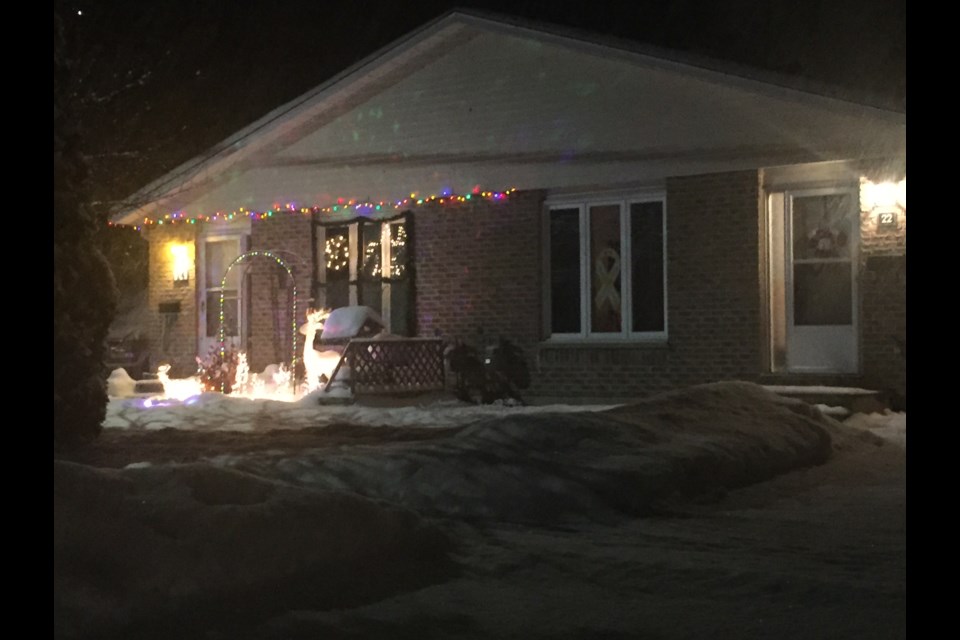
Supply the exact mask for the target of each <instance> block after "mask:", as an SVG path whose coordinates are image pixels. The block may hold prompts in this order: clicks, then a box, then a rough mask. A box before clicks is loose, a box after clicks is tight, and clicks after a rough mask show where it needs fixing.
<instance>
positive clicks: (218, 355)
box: [197, 345, 240, 394]
mask: <svg viewBox="0 0 960 640" xmlns="http://www.w3.org/2000/svg"><path fill="white" fill-rule="evenodd" d="M239 361H240V356H239V353H238V352H237V351H235V350H234V348H233V345H224V346H217V345H214V346H213V347H211V349H210V353H208V354H207V357H206V358H200V356H197V369H198V375H199V376H200V381H201V382H202V383H203V388H204V390H206V391H219V392H221V393H224V394H229V393H232V392H233V384H234V382H235V381H236V379H237V364H239Z"/></svg>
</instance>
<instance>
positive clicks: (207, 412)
mask: <svg viewBox="0 0 960 640" xmlns="http://www.w3.org/2000/svg"><path fill="white" fill-rule="evenodd" d="M321 394H324V392H323V391H314V392H313V393H311V394H308V395H307V396H304V397H303V398H302V399H300V400H299V401H297V402H278V401H275V400H267V399H260V400H250V399H247V398H237V397H232V396H223V395H220V394H219V393H205V394H203V395H200V396H195V397H193V398H189V399H188V400H187V401H185V402H179V401H151V400H148V399H146V400H145V399H143V398H128V399H111V400H110V402H109V403H108V404H107V415H106V419H105V420H104V422H103V427H104V428H105V429H129V430H154V429H183V430H192V431H247V432H252V431H269V430H274V429H297V428H304V427H322V426H327V425H331V424H356V425H363V426H373V427H381V426H386V427H426V428H431V427H435V428H444V427H455V426H461V425H465V424H469V423H471V422H475V421H477V420H480V419H484V418H490V417H497V416H507V415H518V414H536V413H552V412H584V411H595V410H598V409H609V408H611V406H613V405H605V406H597V405H594V406H589V405H544V406H536V407H513V406H506V405H472V404H466V403H463V402H460V401H458V400H445V401H436V402H431V403H429V404H425V405H424V406H405V407H370V406H363V405H359V404H353V405H320V404H319V402H318V400H317V398H318V397H319V396H320V395H321ZM325 397H340V396H336V394H335V393H333V394H327V395H326V396H325ZM148 402H150V404H151V405H152V406H149V407H147V406H146V405H147V403H148Z"/></svg>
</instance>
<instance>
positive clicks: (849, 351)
mask: <svg viewBox="0 0 960 640" xmlns="http://www.w3.org/2000/svg"><path fill="white" fill-rule="evenodd" d="M784 205H785V206H784V210H785V220H784V223H785V224H784V230H785V233H784V236H785V238H784V239H785V242H786V246H785V247H784V255H785V258H786V268H785V269H784V275H785V278H786V282H785V283H784V284H785V286H784V293H785V294H786V295H785V297H786V309H785V311H786V313H785V315H786V320H787V322H786V369H787V370H789V371H797V372H822V373H856V372H857V370H858V369H859V355H858V349H857V344H858V332H857V326H858V313H857V303H856V301H857V286H856V284H857V281H856V274H857V247H858V244H859V216H858V209H859V207H858V200H857V194H856V191H854V190H838V189H817V190H804V191H793V192H787V193H786V194H785V198H784Z"/></svg>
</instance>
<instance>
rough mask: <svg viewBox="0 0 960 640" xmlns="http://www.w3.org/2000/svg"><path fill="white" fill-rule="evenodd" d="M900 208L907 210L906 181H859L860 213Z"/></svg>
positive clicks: (864, 179)
mask: <svg viewBox="0 0 960 640" xmlns="http://www.w3.org/2000/svg"><path fill="white" fill-rule="evenodd" d="M896 207H900V208H901V209H903V210H904V211H906V210H907V179H906V178H904V179H903V180H901V181H899V182H872V181H870V180H867V179H866V178H863V179H861V181H860V208H861V210H862V211H874V210H877V209H883V210H890V209H894V208H896Z"/></svg>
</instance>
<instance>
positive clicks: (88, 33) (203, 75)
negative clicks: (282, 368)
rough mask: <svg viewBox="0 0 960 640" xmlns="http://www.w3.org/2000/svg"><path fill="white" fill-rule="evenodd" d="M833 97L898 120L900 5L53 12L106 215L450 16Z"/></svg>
mask: <svg viewBox="0 0 960 640" xmlns="http://www.w3.org/2000/svg"><path fill="white" fill-rule="evenodd" d="M457 6H459V7H463V8H472V9H478V10H481V11H485V12H487V13H494V14H502V15H506V16H515V17H518V18H523V19H527V20H532V21H538V22H542V23H546V24H553V25H558V26H561V27H567V28H575V29H579V30H582V31H584V32H592V33H596V34H607V35H609V36H613V37H616V38H621V39H625V40H632V41H636V42H638V43H641V44H648V45H654V46H658V47H665V48H669V49H673V50H677V51H680V52H691V53H695V54H699V55H706V56H710V57H713V58H717V59H721V60H729V61H732V62H735V63H738V64H742V65H748V66H751V67H757V68H761V69H766V70H770V71H775V72H778V73H781V74H786V75H791V76H803V77H806V78H809V79H812V80H815V81H818V82H823V83H828V84H831V85H835V86H840V87H844V88H845V89H846V90H849V91H850V92H852V94H853V95H858V96H862V99H863V100H864V101H867V102H870V103H873V104H879V105H884V106H888V107H891V108H895V109H897V110H901V111H905V110H906V107H905V104H906V28H905V20H906V17H905V16H906V8H905V2H903V1H902V0H894V1H891V0H811V1H808V2H796V1H795V0H788V1H780V0H766V1H760V2H757V1H753V0H728V1H727V2H725V3H719V2H700V1H697V0H671V1H669V2H667V1H664V0H635V1H634V2H630V3H611V2H602V1H599V0H595V1H591V2H583V1H578V2H567V1H564V0H529V1H523V0H519V1H516V2H505V1H502V0H501V1H497V0H475V1H473V2H469V1H466V2H444V1H441V0H421V1H420V2H417V3H415V4H410V5H406V4H405V3H402V2H396V1H394V2H387V1H385V0H368V1H366V2H343V1H340V0H336V1H327V2H320V1H312V2H302V1H298V2H283V1H282V0H274V1H272V2H263V1H248V2H243V1H241V2H223V1H222V0H191V1H189V2H187V1H184V0H169V1H165V2H159V3H140V2H129V1H128V0H97V1H90V0H82V1H77V2H59V1H57V2H55V13H56V14H57V15H59V17H60V19H61V20H62V24H63V28H64V33H65V35H66V39H67V43H68V44H67V50H68V52H69V53H68V55H69V59H70V60H71V63H72V77H71V82H70V85H69V86H68V87H59V88H58V87H55V90H65V91H67V94H68V95H69V96H70V104H71V105H72V107H73V108H74V110H75V111H74V114H73V117H74V118H75V119H76V121H77V122H78V124H79V126H80V130H81V133H82V135H83V140H84V148H85V150H86V155H87V158H88V162H89V166H90V178H91V180H90V185H89V187H90V196H91V198H92V199H93V200H94V201H96V202H100V203H101V204H102V205H103V206H107V205H109V203H111V202H115V201H116V200H118V199H121V198H123V197H124V196H127V195H129V194H130V193H132V192H134V191H136V190H137V189H138V188H140V187H141V186H143V185H144V184H146V183H147V182H149V181H150V180H152V179H154V178H157V177H159V176H160V175H162V174H163V173H164V172H166V171H168V170H170V169H172V168H173V167H175V166H176V165H178V164H179V163H181V162H184V161H186V160H189V159H190V158H191V157H193V156H194V155H196V154H198V153H200V152H201V151H203V150H204V149H206V148H207V147H210V146H212V145H213V144H216V143H217V142H219V141H220V140H222V139H224V138H226V137H227V136H229V135H231V134H232V133H234V132H235V131H237V130H239V129H241V128H242V127H244V126H246V125H247V124H249V123H250V122H252V121H254V120H255V119H257V118H259V117H260V116H262V115H263V114H265V113H266V112H268V111H270V110H271V109H273V108H275V107H277V106H279V105H281V104H283V103H284V102H286V101H288V100H291V99H293V98H295V97H296V96H298V95H300V94H302V93H303V92H305V91H308V90H310V89H311V88H313V87H315V86H316V85H318V84H320V83H321V82H323V81H324V80H326V79H328V78H330V77H331V76H333V75H335V74H336V73H338V72H339V71H341V70H343V69H344V68H346V67H348V66H350V65H351V64H353V63H355V62H357V61H358V60H361V59H362V58H364V57H365V56H367V55H369V54H371V53H373V52H374V51H376V50H377V49H379V48H380V47H383V46H385V45H387V44H389V43H390V42H392V41H393V40H395V39H396V38H398V37H401V36H403V35H404V34H406V33H407V32H409V31H411V30H413V29H416V28H417V27H419V26H420V25H422V24H423V23H425V22H428V21H429V20H432V19H434V18H436V17H438V16H440V15H441V14H443V13H444V12H446V11H447V10H449V9H451V8H454V7H457Z"/></svg>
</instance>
